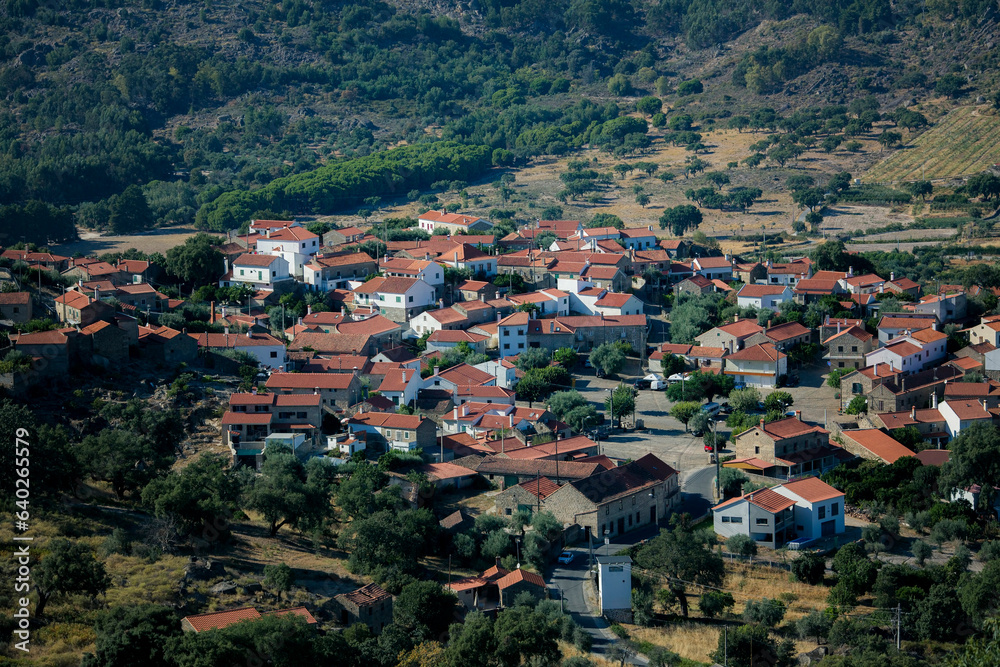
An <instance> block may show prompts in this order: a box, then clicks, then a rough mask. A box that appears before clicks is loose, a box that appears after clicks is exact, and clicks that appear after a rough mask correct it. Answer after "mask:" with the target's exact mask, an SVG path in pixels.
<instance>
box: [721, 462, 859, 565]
mask: <svg viewBox="0 0 1000 667" xmlns="http://www.w3.org/2000/svg"><path fill="white" fill-rule="evenodd" d="M712 514H713V517H714V522H715V526H714V527H715V533H716V534H717V535H721V536H723V537H733V536H735V535H747V536H749V537H750V538H751V539H753V540H754V541H755V542H757V543H758V544H762V545H764V546H767V547H770V548H772V549H777V548H779V547H781V546H782V545H784V544H785V543H787V542H790V541H791V540H794V539H801V540H813V539H817V538H820V537H829V536H833V535H839V534H841V533H843V532H844V494H843V493H842V492H840V491H838V490H837V489H835V488H833V487H832V486H830V485H829V484H827V483H826V482H824V481H822V480H820V479H819V478H818V477H807V478H805V479H800V480H795V481H792V482H785V483H783V484H778V485H777V486H774V487H771V488H769V489H758V490H756V491H751V492H750V493H746V494H744V495H742V496H740V497H738V498H731V499H729V500H727V501H725V502H722V503H719V504H718V505H716V506H715V507H713V508H712Z"/></svg>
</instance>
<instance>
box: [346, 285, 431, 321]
mask: <svg viewBox="0 0 1000 667" xmlns="http://www.w3.org/2000/svg"><path fill="white" fill-rule="evenodd" d="M436 303H437V302H436V300H435V292H434V288H433V287H432V286H430V285H428V284H427V283H425V282H424V281H423V280H419V279H417V278H384V277H379V278H372V279H371V280H369V281H368V282H366V283H364V284H362V285H360V286H359V287H357V288H355V289H354V304H355V306H374V307H376V308H378V312H379V313H381V314H382V315H384V316H385V317H387V318H389V319H390V320H392V321H393V322H400V323H405V322H409V321H410V319H411V318H413V317H416V316H417V315H419V314H420V313H422V312H423V311H424V310H426V309H428V308H430V307H432V306H434V305H435V304H436Z"/></svg>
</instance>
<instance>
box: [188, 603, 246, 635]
mask: <svg viewBox="0 0 1000 667" xmlns="http://www.w3.org/2000/svg"><path fill="white" fill-rule="evenodd" d="M259 618H260V612H259V611H257V610H256V609H254V608H253V607H243V608H242V609H230V610H229V611H217V612H213V613H210V614H198V615H196V616H185V617H184V620H185V621H187V622H188V623H190V624H191V627H193V628H194V630H195V632H204V631H205V630H214V629H217V628H224V627H227V626H229V625H232V624H233V623H239V622H241V621H255V620H257V619H259Z"/></svg>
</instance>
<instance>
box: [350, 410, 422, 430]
mask: <svg viewBox="0 0 1000 667" xmlns="http://www.w3.org/2000/svg"><path fill="white" fill-rule="evenodd" d="M426 421H429V420H427V419H424V418H423V417H421V416H419V415H398V414H394V413H386V412H359V413H358V414H356V415H354V416H353V417H351V418H350V419H349V420H348V422H349V423H351V424H364V425H367V426H374V427H377V428H402V429H410V430H416V429H417V428H418V427H419V426H420V425H421V424H422V423H424V422H426Z"/></svg>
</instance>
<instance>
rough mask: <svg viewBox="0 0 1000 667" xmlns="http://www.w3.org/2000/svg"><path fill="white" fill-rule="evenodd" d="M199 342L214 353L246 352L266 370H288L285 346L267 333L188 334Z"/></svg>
mask: <svg viewBox="0 0 1000 667" xmlns="http://www.w3.org/2000/svg"><path fill="white" fill-rule="evenodd" d="M188 335H189V336H191V337H192V338H194V339H195V340H196V341H197V342H198V347H199V348H201V349H205V350H211V351H214V352H225V351H227V350H236V351H239V352H246V353H247V354H249V355H251V356H252V357H254V358H255V359H257V361H258V362H259V363H260V365H261V366H263V367H264V368H273V369H276V370H279V371H283V370H286V369H287V364H288V355H287V354H286V352H285V344H284V343H282V342H281V341H280V340H278V339H277V338H275V337H274V336H272V335H270V334H266V333H253V332H249V331H248V332H247V333H245V334H235V333H233V334H231V333H220V334H219V333H208V332H204V333H200V334H188Z"/></svg>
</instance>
